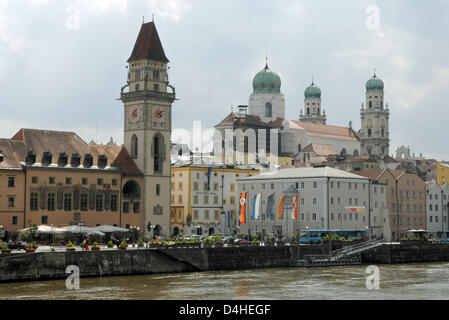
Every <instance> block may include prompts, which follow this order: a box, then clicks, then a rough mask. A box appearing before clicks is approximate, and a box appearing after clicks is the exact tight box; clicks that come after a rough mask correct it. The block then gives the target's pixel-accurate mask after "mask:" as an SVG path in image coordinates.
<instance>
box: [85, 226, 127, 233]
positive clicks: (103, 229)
mask: <svg viewBox="0 0 449 320" xmlns="http://www.w3.org/2000/svg"><path fill="white" fill-rule="evenodd" d="M92 229H94V230H97V231H101V232H107V233H110V232H129V230H128V229H124V228H119V227H113V226H98V227H95V228H92Z"/></svg>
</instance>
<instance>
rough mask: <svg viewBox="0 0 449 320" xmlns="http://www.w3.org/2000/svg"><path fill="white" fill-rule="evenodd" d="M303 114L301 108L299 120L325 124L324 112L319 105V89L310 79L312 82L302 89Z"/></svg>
mask: <svg viewBox="0 0 449 320" xmlns="http://www.w3.org/2000/svg"><path fill="white" fill-rule="evenodd" d="M304 97H305V99H304V114H303V112H302V110H301V114H300V115H299V121H304V122H312V123H318V124H326V113H325V112H324V110H323V109H322V107H321V89H320V88H318V87H317V86H316V85H315V84H314V83H313V80H312V84H311V85H310V86H309V87H308V88H307V89H306V90H305V91H304Z"/></svg>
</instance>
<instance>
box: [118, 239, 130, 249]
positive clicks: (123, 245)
mask: <svg viewBox="0 0 449 320" xmlns="http://www.w3.org/2000/svg"><path fill="white" fill-rule="evenodd" d="M118 248H119V249H120V250H126V248H128V244H127V243H126V241H125V240H122V242H121V243H120V245H119V246H118Z"/></svg>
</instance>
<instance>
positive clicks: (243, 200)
mask: <svg viewBox="0 0 449 320" xmlns="http://www.w3.org/2000/svg"><path fill="white" fill-rule="evenodd" d="M245 206H246V192H244V193H242V194H241V195H240V224H241V225H242V224H245V223H246V220H245Z"/></svg>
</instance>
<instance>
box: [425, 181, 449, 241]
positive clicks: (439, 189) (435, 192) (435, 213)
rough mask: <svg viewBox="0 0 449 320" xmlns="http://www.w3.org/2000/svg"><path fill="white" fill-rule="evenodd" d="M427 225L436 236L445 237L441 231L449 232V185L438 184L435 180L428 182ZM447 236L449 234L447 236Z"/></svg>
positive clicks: (428, 229)
mask: <svg viewBox="0 0 449 320" xmlns="http://www.w3.org/2000/svg"><path fill="white" fill-rule="evenodd" d="M426 189H427V198H426V206H427V209H426V226H427V232H429V233H430V234H432V235H433V236H435V237H439V238H443V239H444V238H445V235H444V234H439V233H440V232H442V231H443V232H449V226H448V221H449V217H448V215H449V212H448V205H449V203H448V201H449V185H448V184H447V183H445V184H443V185H438V184H437V183H435V182H434V181H432V182H427V183H426ZM446 237H447V236H446Z"/></svg>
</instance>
